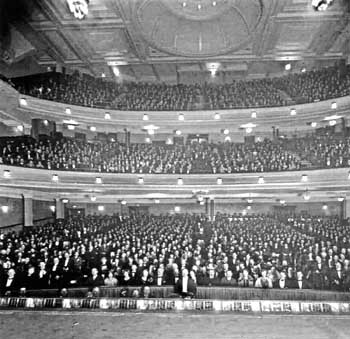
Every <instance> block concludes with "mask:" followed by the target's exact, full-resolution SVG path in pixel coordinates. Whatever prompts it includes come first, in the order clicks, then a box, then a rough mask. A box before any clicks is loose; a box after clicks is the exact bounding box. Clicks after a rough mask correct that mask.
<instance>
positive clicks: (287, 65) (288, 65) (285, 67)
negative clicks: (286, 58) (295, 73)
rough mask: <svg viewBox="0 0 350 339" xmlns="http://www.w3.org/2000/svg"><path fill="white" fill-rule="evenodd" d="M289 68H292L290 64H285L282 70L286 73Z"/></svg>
mask: <svg viewBox="0 0 350 339" xmlns="http://www.w3.org/2000/svg"><path fill="white" fill-rule="evenodd" d="M291 68H292V65H291V64H286V65H285V66H284V69H285V70H286V71H290V70H291Z"/></svg>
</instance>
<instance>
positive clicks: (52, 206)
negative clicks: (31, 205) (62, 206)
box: [50, 205, 56, 213]
mask: <svg viewBox="0 0 350 339" xmlns="http://www.w3.org/2000/svg"><path fill="white" fill-rule="evenodd" d="M50 210H51V212H52V213H54V212H55V211H56V206H54V205H51V206H50Z"/></svg>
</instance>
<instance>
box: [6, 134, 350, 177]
mask: <svg viewBox="0 0 350 339" xmlns="http://www.w3.org/2000/svg"><path fill="white" fill-rule="evenodd" d="M349 149H350V138H348V137H347V138H337V137H335V136H329V135H324V136H306V137H303V138H295V139H294V138H293V139H280V140H275V141H271V140H268V139H265V140H263V141H260V142H255V143H231V142H225V143H206V142H203V143H198V142H194V143H191V144H186V145H152V144H130V145H129V146H127V145H125V144H122V143H119V142H116V141H113V142H106V141H105V142H102V141H95V142H83V141H79V140H75V139H71V138H62V139H50V138H48V139H45V140H40V141H36V140H34V139H31V138H25V139H24V138H9V139H6V138H5V139H2V141H0V164H6V165H14V166H24V167H31V168H45V169H52V170H80V171H94V172H111V173H170V174H173V173H177V174H190V173H213V174H220V173H246V172H268V171H287V170H301V169H304V168H336V167H347V166H349V165H350V153H349ZM304 164H306V165H304Z"/></svg>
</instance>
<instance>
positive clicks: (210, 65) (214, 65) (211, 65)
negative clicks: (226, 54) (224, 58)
mask: <svg viewBox="0 0 350 339" xmlns="http://www.w3.org/2000/svg"><path fill="white" fill-rule="evenodd" d="M206 67H207V70H208V71H209V72H210V75H211V76H212V77H213V78H214V77H215V75H216V73H217V71H218V69H219V68H220V63H219V62H207V64H206Z"/></svg>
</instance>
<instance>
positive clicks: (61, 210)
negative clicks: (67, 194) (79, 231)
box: [55, 198, 64, 219]
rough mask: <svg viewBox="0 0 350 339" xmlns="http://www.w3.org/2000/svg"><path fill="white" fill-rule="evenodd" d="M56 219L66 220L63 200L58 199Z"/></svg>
mask: <svg viewBox="0 0 350 339" xmlns="http://www.w3.org/2000/svg"><path fill="white" fill-rule="evenodd" d="M55 201H56V219H64V203H63V202H62V200H61V199H58V198H56V199H55Z"/></svg>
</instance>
